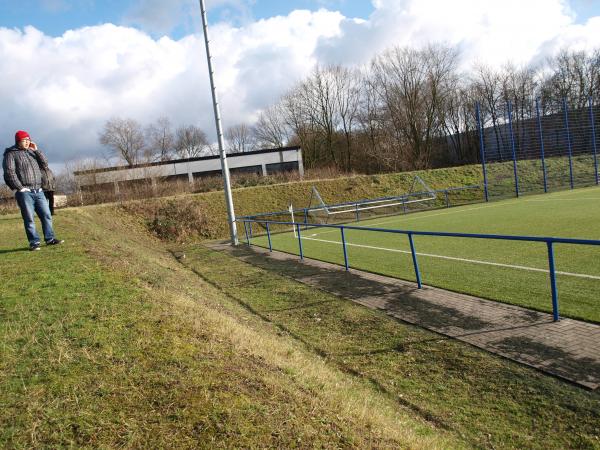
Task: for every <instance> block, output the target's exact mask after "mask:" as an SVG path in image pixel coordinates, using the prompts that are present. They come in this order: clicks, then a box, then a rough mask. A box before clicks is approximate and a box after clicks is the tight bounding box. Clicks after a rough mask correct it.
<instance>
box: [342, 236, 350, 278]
mask: <svg viewBox="0 0 600 450" xmlns="http://www.w3.org/2000/svg"><path fill="white" fill-rule="evenodd" d="M340 231H341V232H342V248H343V249H344V266H345V267H346V271H348V270H350V265H349V264H348V250H347V249H346V235H345V233H344V227H343V226H342V227H340Z"/></svg>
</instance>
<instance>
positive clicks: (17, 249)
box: [0, 219, 29, 255]
mask: <svg viewBox="0 0 600 450" xmlns="http://www.w3.org/2000/svg"><path fill="white" fill-rule="evenodd" d="M0 220H1V219H0ZM28 251H29V247H21V248H11V249H0V255H4V254H8V253H19V252H28Z"/></svg>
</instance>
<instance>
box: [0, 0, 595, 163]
mask: <svg viewBox="0 0 600 450" xmlns="http://www.w3.org/2000/svg"><path fill="white" fill-rule="evenodd" d="M206 3H207V7H208V16H209V22H210V34H211V40H212V42H211V46H212V52H213V56H214V64H215V71H216V75H217V89H218V91H219V96H220V100H221V112H222V115H223V125H224V127H225V128H226V127H227V126H228V125H233V124H236V123H241V122H246V123H252V122H253V121H254V120H255V118H256V116H257V113H258V112H259V111H260V110H261V108H264V107H265V106H268V105H269V104H271V103H273V102H274V101H276V100H277V98H278V97H279V96H280V95H281V94H282V93H283V92H285V91H286V90H287V89H288V88H289V87H290V86H292V85H293V84H294V83H295V82H297V81H298V80H299V79H301V78H303V77H304V76H305V75H306V74H307V73H308V72H310V70H311V68H312V67H313V66H314V65H315V64H317V63H320V64H328V63H341V64H347V65H354V64H362V63H366V62H368V61H369V60H370V59H371V58H372V57H373V56H374V55H375V54H376V53H378V52H380V51H382V50H384V49H385V48H387V47H390V46H392V45H409V46H417V47H418V46H421V45H424V44H426V43H429V42H444V43H447V44H451V45H456V46H457V47H458V48H459V49H460V51H461V58H462V64H463V67H468V66H469V65H471V64H473V63H475V62H478V63H486V64H490V65H501V64H503V63H505V62H506V61H508V60H511V61H513V62H515V63H518V64H527V63H529V62H531V61H538V60H542V59H543V58H545V57H547V56H550V55H552V54H554V53H556V52H557V51H558V50H559V49H561V48H565V47H566V48H570V49H574V50H591V49H594V48H600V0H570V1H569V0H503V1H499V0H452V1H448V0H372V1H368V0H285V1H284V0H206ZM0 61H1V63H0V79H1V80H2V82H1V83H0V104H1V105H2V107H1V108H0V131H1V134H0V136H2V141H1V142H3V143H4V146H5V147H7V146H10V145H12V141H13V136H14V132H15V130H17V129H25V130H27V131H29V132H30V134H31V135H32V137H33V139H34V140H36V141H37V142H38V144H40V146H41V147H42V148H43V149H45V151H46V153H47V154H48V157H49V159H50V161H51V163H52V167H53V168H55V169H59V170H60V168H61V167H62V166H64V163H65V162H67V161H73V160H77V159H84V158H87V157H94V156H101V155H102V154H103V153H106V152H105V150H104V149H102V147H101V146H100V144H99V143H98V134H99V132H100V131H101V130H102V127H103V124H104V123H105V122H106V120H107V119H109V118H111V117H117V116H118V117H123V118H134V119H136V120H138V121H140V122H141V123H143V124H148V123H151V122H153V121H154V120H156V119H157V118H158V117H160V116H167V117H169V118H170V119H171V122H172V123H173V125H174V126H177V125H181V124H197V125H199V126H200V127H202V128H203V129H204V130H205V131H206V132H207V133H208V134H209V136H212V137H213V139H214V135H215V133H214V121H213V115H212V106H211V99H210V88H209V82H208V74H207V69H206V60H205V53H204V41H203V37H202V35H201V27H200V13H199V6H198V1H197V0H102V1H100V0H1V1H0Z"/></svg>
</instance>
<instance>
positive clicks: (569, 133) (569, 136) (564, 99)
mask: <svg viewBox="0 0 600 450" xmlns="http://www.w3.org/2000/svg"><path fill="white" fill-rule="evenodd" d="M563 111H564V113H565V131H566V132H567V149H568V150H569V179H570V181H571V189H573V188H574V183H573V149H572V147H571V132H570V131H569V112H568V109H567V99H566V97H565V98H563Z"/></svg>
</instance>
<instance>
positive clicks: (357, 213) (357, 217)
mask: <svg viewBox="0 0 600 450" xmlns="http://www.w3.org/2000/svg"><path fill="white" fill-rule="evenodd" d="M356 221H357V222H360V213H359V212H358V203H357V204H356Z"/></svg>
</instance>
